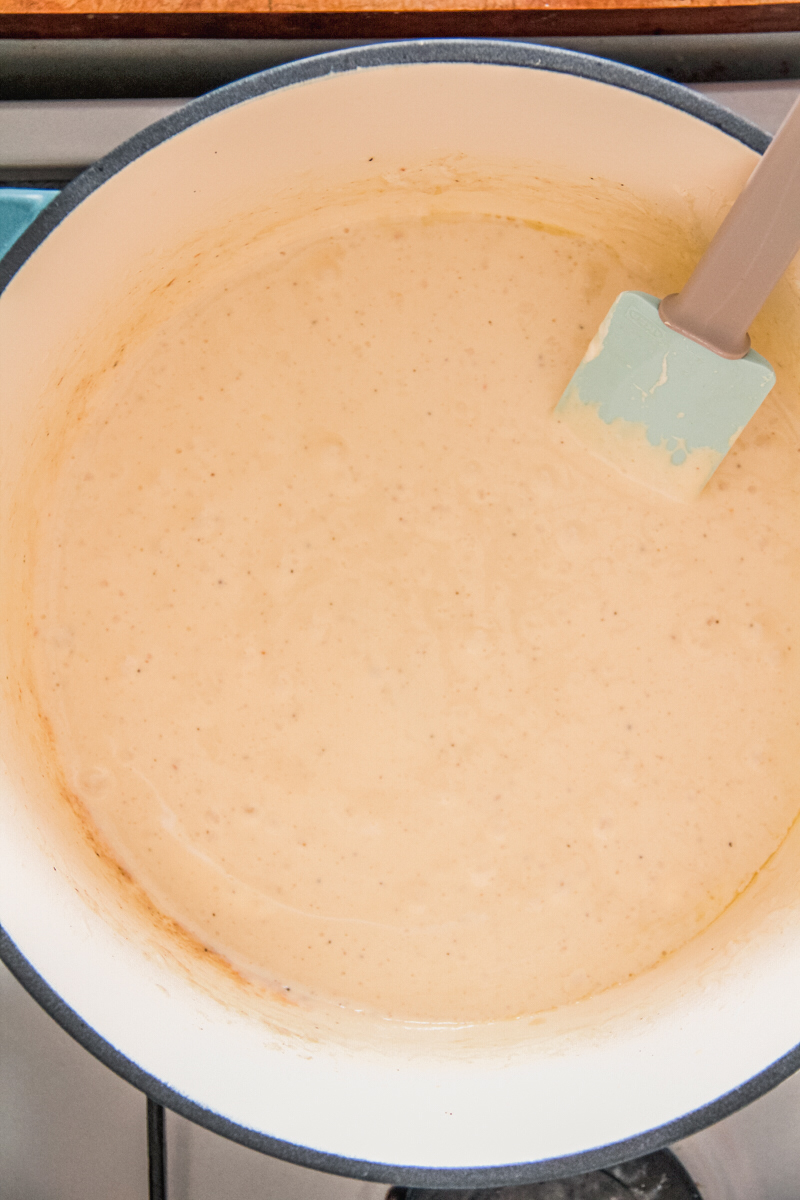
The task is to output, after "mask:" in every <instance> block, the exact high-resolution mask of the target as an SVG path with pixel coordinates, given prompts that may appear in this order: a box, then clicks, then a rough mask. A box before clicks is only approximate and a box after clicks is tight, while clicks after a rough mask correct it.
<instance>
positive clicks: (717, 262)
mask: <svg viewBox="0 0 800 1200" xmlns="http://www.w3.org/2000/svg"><path fill="white" fill-rule="evenodd" d="M798 247H800V99H798V100H797V101H796V102H795V104H794V106H793V108H792V110H791V112H790V113H789V115H788V116H787V117H786V119H785V121H784V122H783V124H782V125H781V127H780V129H779V130H778V132H777V133H776V135H775V137H774V138H773V140H772V142H771V144H770V145H769V147H768V148H767V150H766V153H765V154H764V156H763V157H762V159H761V161H760V162H759V163H758V165H757V166H756V168H755V170H754V171H753V174H752V175H751V176H750V178H749V180H748V181H747V183H746V185H745V187H744V190H743V191H742V192H741V194H740V195H739V196H738V198H737V200H736V202H735V203H734V205H733V208H731V210H730V212H729V213H728V215H727V216H726V217H725V220H724V221H723V222H722V224H721V225H720V227H719V229H718V230H717V232H716V234H715V235H714V238H713V240H712V241H711V243H710V245H709V246H708V249H707V250H706V252H705V253H704V255H703V256H702V258H701V259H700V261H699V262H698V264H697V266H696V267H695V269H694V271H693V272H692V275H691V276H690V278H689V280H688V282H687V283H686V285H685V287H684V289H683V291H682V292H679V293H676V294H673V295H671V296H667V297H666V298H665V299H664V300H662V301H661V303H660V304H659V301H658V300H657V299H656V298H655V297H654V296H649V295H647V293H645V292H623V293H622V295H620V296H618V297H617V299H616V300H615V302H614V304H613V305H612V306H611V310H610V311H609V313H608V315H607V316H606V318H605V320H604V321H603V323H602V325H601V326H600V329H599V330H598V332H597V333H596V335H595V336H594V338H593V339H592V341H591V343H590V345H589V348H588V350H587V351H586V355H585V357H584V359H583V361H582V363H581V364H580V366H579V367H578V369H577V371H576V372H575V374H574V375H573V377H572V379H571V380H570V382H569V384H568V386H567V388H566V390H565V392H564V394H563V396H562V397H561V399H560V400H559V402H558V405H557V407H556V410H555V415H556V417H557V419H558V420H559V421H561V422H563V423H564V424H565V425H567V426H568V427H569V428H570V429H571V430H572V431H573V432H574V433H575V434H577V436H578V437H579V438H580V439H581V440H582V441H583V442H584V443H585V444H586V445H587V446H588V447H589V449H590V450H592V451H593V452H594V453H595V454H597V455H599V456H600V457H601V458H604V459H606V460H607V461H609V462H611V463H612V464H613V465H614V466H615V467H617V468H619V469H620V470H621V471H623V472H624V473H625V474H626V475H628V476H631V477H632V478H633V479H635V480H637V481H638V482H640V483H642V484H644V485H646V486H647V487H650V488H654V489H656V490H657V491H660V492H664V493H666V494H667V495H668V496H671V497H672V498H674V499H678V500H691V499H693V498H694V497H695V496H698V495H699V494H700V492H701V491H702V489H703V488H704V486H705V485H706V483H707V482H708V480H709V479H710V477H711V476H712V475H713V473H714V471H715V470H716V469H717V467H718V466H719V464H720V463H721V462H722V459H723V458H724V457H725V455H726V454H727V453H728V451H729V450H730V448H731V446H732V445H733V443H734V442H735V441H736V438H737V437H738V436H739V434H740V433H741V431H742V429H743V428H744V426H745V425H746V424H747V422H748V421H749V420H750V418H751V417H752V416H753V414H754V413H755V411H756V409H757V408H758V407H759V405H760V404H761V402H762V400H763V399H764V397H765V396H766V395H767V393H768V392H769V390H770V388H771V387H772V386H773V384H774V383H775V372H774V371H773V370H772V367H771V366H770V365H769V363H768V362H767V361H766V359H764V358H762V357H761V355H759V354H756V352H755V351H754V350H752V349H751V348H750V338H749V336H748V333H747V330H748V327H749V325H750V322H751V321H752V320H753V318H754V317H755V316H756V315H757V313H758V312H759V311H760V309H761V308H762V306H763V304H764V302H765V301H766V299H767V296H768V295H769V293H770V292H771V291H772V289H773V288H774V286H775V284H776V283H777V282H778V280H779V278H780V277H781V275H782V274H783V272H784V271H785V269H786V267H787V266H788V265H789V263H790V262H791V260H792V259H793V258H794V256H795V254H796V253H797V250H798Z"/></svg>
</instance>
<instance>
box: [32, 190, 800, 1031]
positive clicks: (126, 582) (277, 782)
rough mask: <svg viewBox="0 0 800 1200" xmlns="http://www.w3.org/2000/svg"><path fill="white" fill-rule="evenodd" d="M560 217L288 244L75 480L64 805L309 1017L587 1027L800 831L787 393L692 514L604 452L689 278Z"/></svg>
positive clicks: (219, 304) (77, 460)
mask: <svg viewBox="0 0 800 1200" xmlns="http://www.w3.org/2000/svg"><path fill="white" fill-rule="evenodd" d="M568 224H569V222H568V220H565V227H564V228H558V227H554V226H552V225H547V224H541V223H536V222H533V221H530V220H522V219H512V218H509V217H506V216H502V217H501V216H496V215H493V214H492V213H487V212H474V213H451V214H447V213H438V214H435V215H431V216H427V217H425V216H419V215H408V216H405V217H403V216H402V215H397V214H395V215H393V216H392V217H388V216H387V217H383V218H380V217H375V216H374V215H371V216H369V218H367V216H366V215H365V216H364V219H362V220H359V219H357V218H356V219H352V217H351V218H348V223H347V224H340V225H338V226H337V227H335V228H331V229H330V230H328V231H327V232H326V233H324V234H316V235H315V236H314V237H312V238H310V239H306V240H303V239H300V240H299V241H296V242H294V243H292V244H289V243H287V244H286V246H285V247H284V249H283V250H282V251H281V252H280V253H277V252H276V253H274V254H273V255H270V256H268V257H262V258H261V259H260V260H257V261H255V262H253V263H252V264H251V266H250V268H249V269H248V270H246V271H244V272H239V273H238V274H236V275H235V276H232V277H230V278H227V279H226V280H225V281H224V283H219V284H218V285H216V286H214V287H212V288H208V289H205V290H203V291H202V293H201V294H199V295H198V296H197V297H196V298H195V299H194V300H192V302H191V303H189V304H187V305H186V306H184V307H183V308H181V309H180V311H178V312H177V313H174V314H173V315H172V316H171V317H170V318H169V319H168V320H167V321H166V322H165V323H164V324H162V325H161V326H160V327H158V328H157V329H156V330H155V331H152V332H151V333H150V334H148V335H147V337H145V338H143V339H142V340H141V343H140V344H139V345H138V346H137V347H136V348H135V350H134V351H133V352H132V353H130V354H129V355H128V356H127V357H126V358H125V361H124V363H123V364H122V366H121V367H120V369H119V371H118V372H116V373H113V372H112V374H111V376H110V378H109V379H108V380H106V382H104V384H103V385H102V387H99V388H98V391H97V395H96V397H95V399H94V401H93V403H92V405H91V406H90V408H89V410H88V414H87V416H86V418H85V420H84V421H83V422H82V424H81V427H80V431H79V432H78V433H76V434H74V435H73V436H72V440H71V443H70V449H69V453H68V454H66V455H65V456H64V458H63V462H62V467H61V470H60V472H59V474H58V476H57V478H56V479H55V481H54V482H53V484H52V489H51V493H50V497H49V502H48V506H47V511H48V518H47V520H46V521H44V522H43V523H42V525H41V527H40V530H39V534H38V540H37V541H36V544H35V546H34V553H35V564H36V565H35V593H34V612H35V615H36V630H35V632H36V642H35V678H36V686H37V688H38V692H39V701H40V704H41V707H42V709H43V711H44V712H45V713H46V715H47V718H48V720H49V722H50V723H51V726H52V729H53V732H54V744H55V747H56V753H57V756H58V759H59V762H60V764H61V768H62V770H63V773H64V777H65V779H66V780H67V782H68V784H69V786H70V787H71V788H72V789H73V791H74V794H75V795H76V796H77V798H78V799H79V801H80V803H81V804H82V805H83V806H84V808H85V810H86V812H87V813H88V814H89V815H90V819H91V821H92V823H93V824H94V825H95V827H96V829H97V830H98V831H99V834H100V836H101V838H102V839H103V841H104V843H105V845H106V846H107V848H108V851H109V853H110V854H111V855H112V856H113V857H114V858H115V859H116V860H117V861H118V862H119V863H121V864H122V865H123V866H124V868H125V869H126V870H127V871H128V872H129V873H130V874H131V875H132V876H133V877H134V879H136V880H137V881H139V882H140V883H141V884H142V885H143V886H144V888H145V890H146V891H147V893H148V894H149V896H150V897H151V899H152V900H153V902H154V903H155V904H156V905H157V907H158V908H159V909H161V911H162V912H164V913H166V914H167V915H169V916H170V917H172V918H174V919H175V920H176V921H178V922H179V923H180V925H181V926H183V928H184V929H186V930H188V931H189V932H190V933H191V934H192V935H193V936H195V937H196V938H197V939H198V940H199V941H200V942H202V943H203V944H204V945H207V946H209V947H210V948H212V949H214V950H216V951H217V952H218V953H220V954H222V955H223V956H225V957H226V958H227V959H228V960H229V961H230V962H231V963H232V964H233V965H234V966H235V967H236V968H237V969H238V970H239V971H241V972H242V973H243V974H244V975H245V976H246V977H249V978H252V979H255V980H260V981H262V982H267V983H269V984H270V985H273V986H277V987H279V988H281V989H284V990H285V991H286V992H287V993H290V994H291V996H292V998H293V999H297V1000H298V1001H299V1002H300V1003H301V1004H302V1003H313V1002H314V1000H315V998H317V999H319V998H325V999H333V1000H335V1001H338V1002H340V1003H342V1004H344V1005H346V1006H351V1007H355V1008H364V1009H369V1010H374V1011H376V1012H378V1013H383V1014H385V1015H388V1016H392V1017H400V1018H407V1019H408V1018H410V1019H413V1020H422V1021H487V1020H492V1019H496V1018H501V1017H512V1016H518V1015H520V1014H531V1013H535V1012H539V1011H542V1010H545V1009H550V1008H553V1007H555V1006H559V1005H563V1004H568V1003H570V1002H572V1001H575V1000H577V999H579V998H581V997H585V996H588V995H591V994H593V993H596V992H599V991H602V990H603V989H607V988H609V987H612V986H614V985H616V984H619V983H621V982H623V981H625V980H627V979H629V978H631V977H633V976H635V975H637V974H639V973H641V972H643V971H646V970H647V969H648V968H650V967H651V966H653V965H654V964H655V963H657V962H659V961H660V960H661V959H663V958H664V957H665V956H668V955H670V954H671V953H672V952H673V951H675V950H676V949H678V948H679V947H681V946H683V945H684V944H685V943H686V942H687V941H688V940H689V939H691V938H692V937H693V936H694V935H695V934H697V933H698V932H699V931H700V930H702V929H704V928H706V927H707V926H708V925H709V924H710V923H711V922H712V921H713V920H714V919H715V918H716V917H717V916H718V915H719V914H720V913H721V912H723V910H725V909H726V908H727V907H728V906H729V905H730V904H731V903H732V902H733V901H734V900H735V898H736V897H737V895H738V894H739V893H741V892H742V890H743V889H744V888H746V887H747V885H748V883H749V882H750V881H751V880H752V878H753V877H754V875H755V874H756V873H757V872H758V871H759V868H760V867H761V866H762V865H763V864H764V863H765V862H766V861H767V860H768V859H769V857H770V855H772V854H773V852H774V851H775V850H776V848H777V847H778V846H779V845H780V843H781V842H782V840H783V839H784V837H785V835H786V833H787V831H788V829H789V827H790V826H791V824H792V822H793V821H794V820H795V818H796V815H797V812H798V804H799V800H798V785H797V782H796V780H797V753H798V736H797V727H798V714H800V694H799V691H800V668H799V667H798V659H799V658H800V638H799V633H798V629H797V600H796V597H797V590H798V583H799V582H800V533H798V521H797V511H798V505H797V501H798V487H799V486H800V484H799V483H798V480H800V475H799V474H798V463H797V456H798V449H800V441H799V440H798V435H797V421H798V415H797V400H796V397H795V396H794V395H793V394H791V392H790V391H789V390H787V388H786V387H782V385H781V377H780V374H779V382H778V387H777V388H776V390H775V393H774V394H773V396H771V397H770V399H769V401H768V402H767V403H766V404H765V405H764V409H763V410H762V411H761V412H759V414H758V415H757V417H756V418H755V420H754V421H753V423H752V425H751V426H750V427H749V428H748V429H747V430H746V431H745V433H744V434H743V435H742V437H741V439H740V441H739V442H738V443H737V445H736V447H735V449H734V450H733V452H732V453H731V454H730V455H729V457H728V459H727V460H726V461H725V463H724V465H723V467H722V468H721V469H720V471H719V472H718V473H717V475H715V476H714V478H713V480H712V481H711V483H710V485H709V486H708V488H707V489H706V491H705V493H704V494H703V496H702V497H701V498H700V500H699V501H697V502H696V503H694V504H691V505H682V504H678V503H675V502H672V501H670V500H667V499H665V498H663V497H661V496H659V495H658V494H656V493H650V492H648V491H647V490H643V489H641V488H639V487H637V486H636V485H634V484H631V483H629V482H628V481H626V480H625V479H623V478H622V477H621V476H617V475H616V474H615V473H614V472H613V470H611V469H610V468H608V467H606V466H604V465H603V464H602V463H600V462H599V461H596V460H594V459H593V458H592V457H591V456H590V455H589V454H587V452H586V451H585V450H584V449H582V448H581V447H580V446H579V445H578V444H577V443H574V442H573V441H572V439H571V437H570V435H569V433H568V432H566V431H565V430H563V429H562V428H561V426H560V425H559V424H557V423H556V421H555V420H554V419H553V418H552V416H551V410H552V408H553V406H554V403H555V401H556V399H557V397H558V395H559V394H560V391H561V388H562V387H563V384H564V382H565V380H566V379H567V378H568V377H569V375H570V373H571V371H572V369H573V368H574V365H575V363H576V362H577V361H579V359H580V357H581V355H582V353H583V350H584V348H585V345H586V343H587V342H588V340H589V338H590V337H591V335H592V333H593V332H594V329H595V328H596V326H597V323H598V321H599V319H600V318H601V316H602V314H603V313H604V312H605V310H606V309H607V307H608V305H609V303H610V301H611V299H613V297H614V295H616V294H617V292H619V291H620V290H622V289H623V288H626V287H642V286H646V287H647V290H651V291H658V290H659V286H658V284H659V280H658V279H657V278H656V279H655V280H654V279H653V278H645V277H644V276H645V275H646V271H645V269H644V268H643V267H642V264H641V263H636V262H634V263H626V262H625V261H622V259H621V256H620V255H619V253H618V252H617V249H616V248H615V246H614V245H613V243H612V242H611V241H609V240H604V239H603V238H601V237H597V238H594V239H593V238H591V237H587V236H580V235H578V234H577V233H574V232H571V231H570V229H569V228H568ZM682 252H684V253H686V247H683V248H682ZM659 253H661V254H662V257H663V254H664V252H659ZM655 257H656V260H657V261H656V262H655V263H654V264H653V267H652V271H653V273H654V274H655V275H656V276H657V275H658V272H659V270H661V269H662V267H661V265H660V260H659V259H658V255H656V256H655ZM662 273H663V272H662ZM662 283H663V280H662ZM660 290H661V291H664V290H668V289H667V288H665V287H663V286H662V287H661V289H660ZM767 334H768V331H767ZM765 336H766V335H765ZM756 345H757V348H759V349H762V346H759V345H758V342H757V341H756ZM765 352H766V351H765Z"/></svg>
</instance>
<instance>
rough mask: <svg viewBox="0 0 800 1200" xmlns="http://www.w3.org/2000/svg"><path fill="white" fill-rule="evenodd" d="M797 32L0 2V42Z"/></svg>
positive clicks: (686, 9)
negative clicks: (81, 39)
mask: <svg viewBox="0 0 800 1200" xmlns="http://www.w3.org/2000/svg"><path fill="white" fill-rule="evenodd" d="M790 30H800V0H783V2H782V3H773V2H772V0H769V2H763V0H745V3H742V0H655V2H654V0H480V2H479V3H476V0H0V37H3V38H9V37H15V38H59V37H70V38H75V37H181V38H183V37H200V38H203V37H222V38H226V37H237V38H252V37H260V38H265V37H295V38H297V37H335V38H359V37H362V38H374V37H457V36H484V37H485V36H500V37H503V36H505V37H536V36H539V37H542V36H555V37H567V36H603V35H617V36H619V35H626V34H631V35H633V34H667V33H669V34H686V33H758V32H770V31H772V32H775V31H790Z"/></svg>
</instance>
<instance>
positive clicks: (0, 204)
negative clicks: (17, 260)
mask: <svg viewBox="0 0 800 1200" xmlns="http://www.w3.org/2000/svg"><path fill="white" fill-rule="evenodd" d="M57 195H58V192H57V191H53V190H52V189H50V188H12V187H0V258H2V257H3V255H4V254H5V253H6V251H7V250H10V249H11V247H12V246H13V245H14V242H15V241H16V240H17V238H18V237H20V236H21V234H23V233H24V232H25V230H26V229H27V228H28V226H29V225H30V224H31V223H32V222H33V221H34V219H35V218H36V217H38V215H39V213H40V212H41V211H42V209H43V208H46V207H47V205H48V204H49V203H50V201H51V200H52V199H54V197H55V196H57Z"/></svg>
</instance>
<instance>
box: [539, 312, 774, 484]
mask: <svg viewBox="0 0 800 1200" xmlns="http://www.w3.org/2000/svg"><path fill="white" fill-rule="evenodd" d="M658 308H659V301H658V300H657V299H656V298H655V297H654V296H648V295H647V294H646V293H645V292H623V293H622V295H621V296H618V297H617V299H616V301H615V302H614V304H613V305H612V307H611V310H610V312H609V314H608V316H607V317H606V319H605V320H604V321H603V324H602V325H601V326H600V329H599V330H598V332H597V334H596V335H595V337H594V338H593V339H592V341H591V343H590V345H589V349H588V350H587V351H586V355H585V357H584V359H583V362H582V363H581V364H580V366H579V367H578V369H577V371H576V372H575V374H574V375H573V376H572V379H571V380H570V382H569V384H568V386H567V388H566V390H565V392H564V394H563V396H562V397H561V399H560V401H559V403H558V406H557V408H556V416H557V418H558V419H560V420H563V421H564V422H565V423H566V424H567V425H568V426H569V428H570V429H571V430H572V431H573V433H575V434H576V435H577V436H578V437H579V438H580V439H581V441H583V442H584V443H585V444H586V445H587V446H588V447H589V448H590V449H591V450H592V451H593V452H594V453H595V454H597V455H599V456H600V457H602V458H604V459H606V460H607V461H609V462H610V463H612V464H613V466H615V467H617V468H618V469H619V470H621V471H622V472H623V473H624V474H626V475H628V476H631V477H632V478H634V479H637V480H639V481H641V482H642V483H645V484H646V485H647V486H648V487H651V488H655V489H656V490H657V491H660V492H663V493H666V495H668V496H671V497H673V498H674V499H678V500H691V499H692V498H693V497H694V496H697V495H699V493H700V492H701V491H702V489H703V487H704V486H705V485H706V483H707V482H708V480H709V479H710V477H711V475H712V474H713V473H714V471H715V470H716V469H717V467H718V466H719V464H720V463H721V462H722V459H723V458H724V457H725V455H726V454H727V453H728V451H729V449H730V448H731V446H732V445H733V443H734V442H735V441H736V438H737V437H738V436H739V434H740V433H741V431H742V429H743V428H744V426H745V425H746V424H747V422H748V421H749V420H750V418H751V417H752V416H753V414H754V413H755V411H756V409H757V408H758V406H759V405H760V404H761V402H762V400H763V399H764V397H765V396H766V395H767V393H768V392H769V390H770V388H771V387H772V386H773V384H774V383H775V372H774V371H773V370H772V367H771V366H770V365H769V363H768V362H767V361H766V359H764V358H762V357H761V355H760V354H756V353H755V351H754V350H749V351H748V352H747V354H745V355H744V357H743V358H738V359H731V358H723V357H722V356H721V355H719V354H716V353H714V351H713V350H708V349H706V347H705V346H702V345H700V344H699V343H697V342H695V341H692V340H690V339H689V338H688V337H685V336H684V334H682V333H677V332H676V331H675V330H674V329H670V328H669V327H668V326H667V325H665V324H664V323H663V321H662V320H661V318H660V316H659V314H658Z"/></svg>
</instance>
